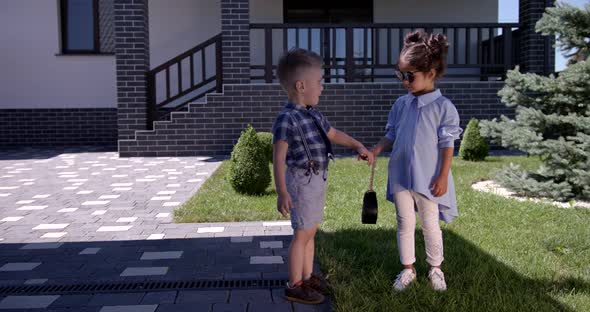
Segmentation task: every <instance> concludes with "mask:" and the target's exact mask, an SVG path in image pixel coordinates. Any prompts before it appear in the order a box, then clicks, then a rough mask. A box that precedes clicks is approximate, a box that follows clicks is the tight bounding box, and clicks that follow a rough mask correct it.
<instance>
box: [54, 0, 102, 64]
mask: <svg viewBox="0 0 590 312" xmlns="http://www.w3.org/2000/svg"><path fill="white" fill-rule="evenodd" d="M60 6H61V43H62V53H64V54H78V53H79V54H94V53H100V44H99V29H98V25H99V17H98V0H61V1H60Z"/></svg>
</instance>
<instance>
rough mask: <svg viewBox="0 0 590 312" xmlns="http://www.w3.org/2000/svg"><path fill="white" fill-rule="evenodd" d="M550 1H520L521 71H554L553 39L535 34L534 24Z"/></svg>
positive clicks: (550, 3)
mask: <svg viewBox="0 0 590 312" xmlns="http://www.w3.org/2000/svg"><path fill="white" fill-rule="evenodd" d="M552 3H553V1H550V0H520V1H519V13H518V14H519V17H518V19H519V24H520V66H521V68H522V70H521V71H526V72H531V73H537V74H548V73H550V72H553V71H554V69H555V49H554V48H553V47H552V45H553V43H554V42H555V38H553V37H547V36H542V35H541V34H539V33H537V32H535V24H536V23H537V21H539V19H540V18H541V17H542V16H543V13H544V12H545V8H546V7H549V6H552Z"/></svg>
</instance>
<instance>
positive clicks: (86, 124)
mask: <svg viewBox="0 0 590 312" xmlns="http://www.w3.org/2000/svg"><path fill="white" fill-rule="evenodd" d="M116 144H117V109H116V108H89V109H82V108H78V109H0V147H34V146H44V147H49V146H51V147H56V146H80V145H101V146H102V145H110V146H114V145H116Z"/></svg>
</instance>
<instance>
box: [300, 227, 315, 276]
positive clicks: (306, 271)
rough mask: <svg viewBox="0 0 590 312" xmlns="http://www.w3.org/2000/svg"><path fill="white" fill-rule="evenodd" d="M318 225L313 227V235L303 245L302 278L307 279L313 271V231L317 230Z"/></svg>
mask: <svg viewBox="0 0 590 312" xmlns="http://www.w3.org/2000/svg"><path fill="white" fill-rule="evenodd" d="M317 229H318V226H317V225H316V226H314V227H313V231H314V232H313V236H311V238H310V239H309V241H307V244H306V245H305V257H304V262H303V279H304V280H308V279H309V278H310V277H311V273H313V259H314V254H315V233H316V232H317Z"/></svg>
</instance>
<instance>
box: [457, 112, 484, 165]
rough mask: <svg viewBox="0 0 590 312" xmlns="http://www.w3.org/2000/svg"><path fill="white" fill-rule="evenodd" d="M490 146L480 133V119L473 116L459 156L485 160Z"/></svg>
mask: <svg viewBox="0 0 590 312" xmlns="http://www.w3.org/2000/svg"><path fill="white" fill-rule="evenodd" d="M488 151H489V146H488V144H487V143H486V142H485V141H484V139H483V138H482V137H481V135H480V134H479V121H478V120H477V119H475V118H472V119H471V120H470V121H469V124H467V129H466V130H465V134H464V135H463V141H461V147H460V148H459V156H460V157H461V158H462V159H464V160H470V161H483V160H484V159H485V158H486V156H488Z"/></svg>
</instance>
